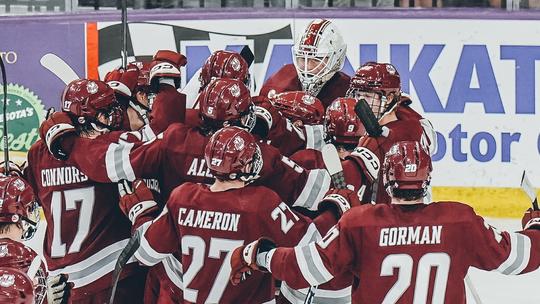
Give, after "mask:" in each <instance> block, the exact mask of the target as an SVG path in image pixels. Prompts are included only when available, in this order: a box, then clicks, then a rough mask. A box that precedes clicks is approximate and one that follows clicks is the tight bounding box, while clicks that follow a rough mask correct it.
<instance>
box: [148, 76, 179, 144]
mask: <svg viewBox="0 0 540 304" xmlns="http://www.w3.org/2000/svg"><path fill="white" fill-rule="evenodd" d="M185 116H186V95H185V94H182V93H178V91H177V90H176V89H175V88H174V86H172V85H167V84H162V85H160V87H159V93H158V94H157V95H156V98H155V99H154V102H153V105H152V112H150V128H151V129H152V131H153V132H154V133H155V134H159V133H161V132H164V131H165V130H166V129H167V127H168V126H170V125H171V124H173V123H176V122H182V123H183V122H184V121H185Z"/></svg>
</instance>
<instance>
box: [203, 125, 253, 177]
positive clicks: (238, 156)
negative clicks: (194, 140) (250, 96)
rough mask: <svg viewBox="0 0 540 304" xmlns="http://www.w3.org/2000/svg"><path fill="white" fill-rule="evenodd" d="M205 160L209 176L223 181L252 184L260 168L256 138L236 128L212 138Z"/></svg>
mask: <svg viewBox="0 0 540 304" xmlns="http://www.w3.org/2000/svg"><path fill="white" fill-rule="evenodd" d="M204 159H205V161H206V164H207V166H208V169H210V172H211V173H212V174H213V175H214V176H215V177H217V178H220V179H224V180H234V179H241V180H243V181H245V182H251V181H253V180H255V179H256V178H257V177H258V175H259V172H260V171H261V169H262V165H263V161H262V156H261V149H260V148H259V145H257V143H256V141H255V138H254V137H253V135H251V133H249V132H248V131H246V130H244V129H242V128H239V127H226V128H223V129H221V130H219V131H217V132H216V133H215V134H214V135H212V137H211V138H210V141H209V142H208V144H207V145H206V149H205V151H204ZM248 165H249V166H248Z"/></svg>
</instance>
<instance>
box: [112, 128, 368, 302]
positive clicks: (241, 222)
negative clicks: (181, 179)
mask: <svg viewBox="0 0 540 304" xmlns="http://www.w3.org/2000/svg"><path fill="white" fill-rule="evenodd" d="M205 160H206V163H207V164H208V167H209V170H210V172H211V173H212V174H213V175H214V176H215V177H216V179H215V181H214V183H213V184H212V185H210V186H207V185H202V184H195V183H190V182H188V183H184V184H182V185H181V186H179V187H178V188H176V189H175V190H174V192H173V193H172V194H171V197H170V198H169V201H168V202H167V207H166V208H165V209H164V211H163V212H162V213H161V214H160V215H159V216H158V217H157V219H155V220H154V221H153V222H151V223H149V226H144V225H143V227H144V228H143V229H144V230H145V232H143V236H142V239H141V246H140V247H139V249H138V251H137V252H136V253H135V256H136V257H137V259H138V260H139V261H141V262H142V263H144V264H146V265H153V264H155V263H157V262H159V261H160V260H161V259H163V257H165V256H166V255H167V254H168V253H172V252H175V251H177V250H181V252H182V265H183V270H184V276H183V286H184V290H183V291H184V301H185V302H190V303H273V299H274V294H275V293H274V283H273V280H272V278H271V277H270V276H269V275H268V274H262V273H256V274H253V277H252V278H251V279H250V280H249V283H247V284H246V285H245V286H243V288H234V287H232V286H231V285H229V284H228V283H229V282H228V277H229V275H230V268H229V267H228V265H229V264H228V263H229V260H230V255H231V253H232V249H233V248H235V247H237V246H239V245H242V244H245V243H248V242H250V241H252V240H255V239H257V238H259V237H260V236H261V235H268V236H270V237H271V238H272V239H273V240H275V242H277V243H279V244H297V243H298V242H301V243H307V242H309V240H313V239H317V238H318V237H319V231H324V230H326V229H328V228H330V227H331V226H332V225H333V223H335V222H336V218H337V217H339V216H340V215H341V214H342V213H343V212H345V211H347V210H348V209H349V208H350V205H349V204H348V202H347V200H346V199H344V198H343V197H342V196H341V195H340V192H338V193H333V194H331V195H328V196H326V197H325V199H324V200H323V201H322V202H321V203H320V204H319V208H320V209H321V215H320V216H319V217H317V219H315V220H314V221H313V222H312V221H311V220H309V219H308V218H306V217H303V216H301V215H299V214H296V213H294V212H293V211H292V210H291V209H289V208H288V206H287V204H285V203H284V202H283V200H282V199H281V198H279V196H278V195H277V194H276V193H274V192H273V191H271V190H270V189H268V188H266V187H264V186H254V185H249V186H248V184H251V183H252V182H253V181H254V180H256V179H257V177H258V176H259V173H260V170H261V168H262V166H263V164H262V156H261V151H260V148H259V145H258V144H257V143H256V141H255V139H254V138H253V136H252V135H251V134H249V133H248V132H247V131H246V130H243V129H241V128H238V127H226V128H223V129H221V130H219V131H217V132H216V133H215V134H214V135H213V136H212V137H211V138H210V141H209V142H208V144H207V146H206V149H205ZM134 202H137V201H136V200H135V201H134ZM351 203H354V201H353V202H351ZM356 203H358V200H356ZM148 205H149V204H148V203H143V202H141V203H138V204H134V205H132V206H124V207H123V209H124V210H125V212H126V213H128V214H133V215H134V216H133V217H135V216H143V215H144V214H145V207H144V206H148ZM134 210H136V211H134ZM133 217H132V218H133ZM134 220H135V221H136V219H134Z"/></svg>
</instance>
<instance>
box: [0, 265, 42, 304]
mask: <svg viewBox="0 0 540 304" xmlns="http://www.w3.org/2000/svg"><path fill="white" fill-rule="evenodd" d="M0 286H2V288H0V303H10V304H35V303H38V302H36V300H35V299H34V288H33V284H32V279H30V278H29V277H28V275H27V274H25V273H24V272H22V271H21V270H19V269H17V268H13V267H0Z"/></svg>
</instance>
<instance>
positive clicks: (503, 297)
mask: <svg viewBox="0 0 540 304" xmlns="http://www.w3.org/2000/svg"><path fill="white" fill-rule="evenodd" d="M487 221H488V222H489V223H490V224H491V225H492V226H494V227H496V228H498V229H499V230H508V231H517V230H520V229H521V222H520V220H518V219H499V218H497V219H489V218H488V219H487ZM44 235H45V224H44V221H42V222H41V223H40V227H39V230H38V233H37V234H36V236H35V237H34V238H33V239H32V240H31V241H30V242H28V245H30V246H31V247H32V248H34V249H35V250H36V251H37V252H39V253H41V252H42V247H41V246H39V244H41V243H42V242H43V237H44ZM469 276H470V278H471V281H472V284H473V286H474V288H475V289H476V291H477V293H478V296H479V297H480V300H481V303H482V304H538V303H540V292H539V290H540V270H536V271H534V272H532V273H528V274H525V275H521V276H505V275H502V274H499V273H497V272H488V271H482V270H478V269H476V268H471V269H470V270H469ZM537 288H538V289H537ZM467 303H477V302H476V301H475V300H474V299H473V297H472V296H471V294H470V292H469V290H467ZM448 304H452V303H448ZM477 304H479V303H477Z"/></svg>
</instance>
